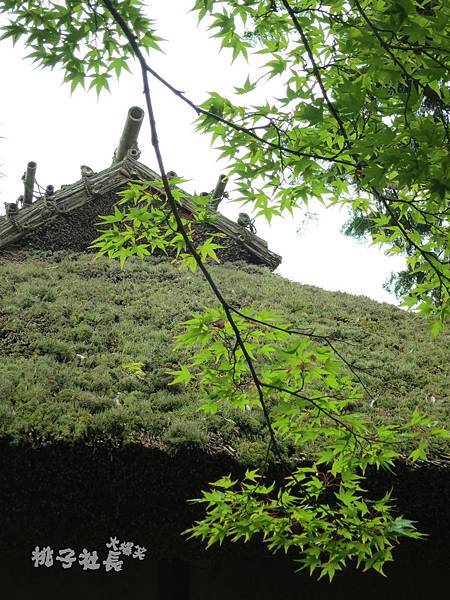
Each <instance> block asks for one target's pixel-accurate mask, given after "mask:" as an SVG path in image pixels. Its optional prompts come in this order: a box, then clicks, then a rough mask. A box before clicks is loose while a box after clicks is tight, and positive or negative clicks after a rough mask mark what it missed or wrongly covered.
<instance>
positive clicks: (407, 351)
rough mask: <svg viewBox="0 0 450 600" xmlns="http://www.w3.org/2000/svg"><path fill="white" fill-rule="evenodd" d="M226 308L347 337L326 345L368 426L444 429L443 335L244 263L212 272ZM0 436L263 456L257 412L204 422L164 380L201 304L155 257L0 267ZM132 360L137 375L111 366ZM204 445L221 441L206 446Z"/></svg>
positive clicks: (203, 295)
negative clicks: (348, 377) (185, 324)
mask: <svg viewBox="0 0 450 600" xmlns="http://www.w3.org/2000/svg"><path fill="white" fill-rule="evenodd" d="M211 271H212V273H213V275H214V277H215V279H216V281H217V282H218V284H219V285H220V287H221V288H222V289H223V290H224V292H225V294H226V296H227V298H229V300H230V302H232V303H233V304H235V305H236V306H240V307H248V308H251V309H252V310H254V311H258V310H261V309H263V308H265V309H268V310H272V311H277V312H279V313H281V314H282V315H284V317H285V318H286V319H287V320H289V321H291V322H292V323H294V324H296V325H297V326H298V327H299V328H303V329H314V330H315V332H316V333H324V334H327V335H330V336H333V337H335V338H337V339H344V338H345V339H346V340H348V342H343V341H342V342H336V346H337V347H338V348H339V350H340V351H341V352H342V353H343V354H344V355H345V356H346V358H347V359H348V360H349V361H350V362H354V364H355V367H356V368H357V369H358V370H359V371H358V372H359V373H360V375H361V377H362V378H363V379H364V381H365V383H366V385H367V386H368V388H369V389H370V391H371V394H372V395H373V396H374V397H375V402H374V403H372V405H370V402H369V401H368V400H363V401H362V402H361V404H360V405H359V406H358V407H357V408H358V410H362V411H365V412H368V413H370V414H371V416H372V417H373V419H374V420H376V421H377V422H392V421H395V422H401V421H403V420H404V419H406V418H407V417H408V416H409V414H410V413H411V411H412V410H413V409H414V408H415V407H416V406H418V407H420V408H421V409H423V410H425V411H427V412H430V413H431V414H432V415H433V417H435V418H436V419H440V420H443V421H444V422H446V423H448V422H449V420H450V419H449V414H448V411H449V408H448V407H449V403H448V400H449V395H448V394H449V392H448V390H449V389H450V385H449V383H450V372H449V371H450V369H449V361H448V347H449V333H448V332H446V333H444V334H442V335H441V336H440V337H439V338H438V339H437V340H432V339H431V336H430V333H429V330H428V326H427V324H426V322H425V321H424V320H423V319H422V318H420V317H418V316H414V315H411V314H406V313H405V312H403V311H401V310H399V309H396V308H394V307H392V306H389V305H387V304H379V303H377V302H374V301H372V300H369V299H368V298H365V297H354V296H351V295H349V294H342V293H331V292H325V291H323V290H320V289H318V288H314V287H311V286H302V285H299V284H295V283H292V282H290V281H288V280H286V279H283V278H281V277H279V276H277V275H273V274H272V273H270V271H269V270H268V269H265V268H262V267H257V266H254V265H249V264H247V263H244V262H240V263H235V264H233V263H227V264H226V265H221V266H217V267H212V268H211ZM0 282H1V283H0V293H1V295H2V302H1V306H0V356H1V361H0V435H1V436H3V437H4V438H5V439H8V440H14V441H15V442H17V443H19V442H20V441H22V442H27V443H29V442H32V443H33V444H34V445H35V446H39V445H48V444H51V443H54V442H55V441H64V442H67V443H71V444H73V443H77V442H79V443H83V444H88V445H89V444H92V445H95V444H98V443H107V442H108V443H109V442H110V443H113V444H114V445H121V444H125V443H126V444H128V443H132V442H137V443H138V442H140V441H142V440H145V439H150V438H151V439H155V438H157V439H158V440H159V443H161V444H162V447H166V448H167V449H173V448H174V447H179V446H180V445H183V444H187V445H189V444H194V445H197V446H200V447H202V448H214V449H216V448H217V447H220V444H222V445H226V446H228V447H230V448H232V449H233V450H234V452H235V454H236V456H237V457H238V459H239V460H240V461H241V462H243V463H247V462H248V463H251V462H252V461H253V462H258V460H260V459H261V457H262V456H263V455H264V453H265V443H264V439H265V429H264V424H263V419H262V417H261V414H260V412H259V411H258V410H254V411H252V413H251V414H247V413H241V412H238V411H232V410H231V409H225V408H224V409H223V410H221V411H220V412H219V413H218V414H217V415H214V416H211V417H208V418H205V417H204V416H203V415H201V414H200V413H199V412H198V405H199V399H198V397H197V396H196V393H195V390H190V389H188V390H186V389H185V388H183V387H179V386H170V385H169V382H170V376H169V375H168V374H167V371H168V370H170V369H173V368H175V367H176V365H177V358H178V357H177V354H175V353H174V351H173V342H174V339H175V336H176V334H177V333H178V331H179V330H180V326H179V323H180V321H183V320H186V319H188V318H190V316H191V315H192V314H193V313H195V312H196V311H199V310H201V309H202V308H203V306H204V305H207V304H211V303H213V302H214V298H213V296H212V295H211V292H210V291H209V289H208V287H207V285H206V283H205V282H204V280H203V279H202V277H201V276H200V275H192V274H190V273H180V272H178V271H177V269H176V268H175V267H174V266H173V265H171V264H170V263H169V262H168V261H166V260H161V259H160V258H154V257H152V258H150V259H148V260H146V261H144V262H140V261H138V260H130V261H129V262H128V263H127V264H126V265H125V267H124V268H123V269H121V268H120V267H119V265H118V264H117V263H115V262H110V261H108V260H106V259H101V260H93V258H92V256H90V255H86V254H77V253H75V252H69V251H61V252H56V253H47V252H33V253H28V254H22V255H20V253H19V254H17V256H15V260H14V261H13V260H11V259H6V258H3V259H0ZM130 362H140V363H143V372H144V376H143V378H137V377H136V376H134V375H132V374H131V373H129V372H128V371H127V370H126V369H125V368H124V365H125V364H127V363H130ZM217 440H221V442H220V444H218V442H217Z"/></svg>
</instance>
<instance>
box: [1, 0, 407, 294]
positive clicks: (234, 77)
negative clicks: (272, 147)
mask: <svg viewBox="0 0 450 600" xmlns="http://www.w3.org/2000/svg"><path fill="white" fill-rule="evenodd" d="M192 4H193V0H177V2H176V3H174V2H170V3H169V2H167V0H152V2H151V3H150V6H149V8H148V9H147V10H148V12H149V14H150V16H151V18H153V19H155V20H156V21H157V23H158V33H159V35H160V36H161V37H163V38H165V39H166V40H167V41H166V42H165V43H164V50H165V54H164V55H163V54H158V53H155V54H154V55H153V56H152V58H151V60H152V65H153V66H154V67H155V68H156V69H157V70H158V71H159V72H160V73H161V74H162V75H164V76H166V77H167V78H168V79H169V80H170V81H171V82H172V83H173V84H174V85H175V86H177V87H178V89H182V90H183V91H185V92H186V94H187V95H188V96H189V97H190V98H191V99H193V100H194V101H198V102H201V101H202V100H204V98H205V94H206V92H208V91H212V90H216V91H218V92H219V93H223V94H224V95H227V96H230V94H231V91H232V89H233V87H234V86H237V85H241V84H242V83H243V81H244V80H245V78H246V76H247V74H248V71H249V66H248V65H247V64H246V63H245V62H244V61H243V60H242V61H239V60H238V61H236V62H235V63H234V64H233V65H231V56H230V53H229V52H228V51H222V52H220V53H219V42H218V41H217V40H215V39H211V38H210V35H211V34H210V33H209V32H208V31H206V28H205V27H204V26H203V27H200V28H199V27H197V23H196V17H195V15H193V14H188V11H189V9H190V8H191V6H192ZM27 53H28V52H27V50H26V49H24V48H23V47H22V46H21V45H20V44H17V45H16V46H15V47H14V48H13V47H12V44H11V42H10V41H9V40H8V41H2V42H0V80H1V81H2V91H1V93H0V135H1V136H3V137H4V138H5V139H3V140H0V163H1V167H0V171H2V172H3V173H4V174H5V176H4V177H3V178H1V179H0V211H1V213H2V214H3V213H4V211H3V206H2V205H3V203H4V202H14V201H16V199H17V197H18V196H19V195H20V194H21V193H22V183H21V176H22V173H23V172H24V170H25V167H26V163H27V162H28V161H30V160H34V161H36V162H37V165H38V166H37V173H36V179H37V181H38V183H39V184H40V185H41V186H44V187H45V186H46V185H48V184H50V183H51V184H53V185H54V186H55V188H56V189H57V188H59V187H60V186H61V185H62V184H70V183H73V182H74V181H76V180H77V179H79V177H80V165H82V164H86V165H89V166H91V167H92V168H93V169H94V170H95V171H100V170H102V169H104V168H106V167H107V166H109V165H110V163H111V159H112V155H113V152H114V149H115V148H116V146H117V144H118V141H119V138H120V135H121V130H122V127H123V123H124V119H125V116H126V113H127V110H128V108H129V107H130V106H132V105H138V106H142V107H144V104H145V103H144V97H143V94H142V84H141V81H140V77H139V72H138V70H137V69H134V70H133V74H125V75H123V76H122V77H121V79H120V81H119V82H118V83H117V82H114V81H113V80H111V85H110V88H111V94H102V96H101V97H100V99H99V100H97V97H96V94H95V92H93V91H91V92H89V93H86V92H83V91H82V90H80V89H78V90H77V91H76V92H75V93H74V94H73V95H72V96H71V95H70V92H69V87H68V86H67V85H65V84H62V79H63V76H62V72H60V71H58V70H56V69H55V70H54V71H49V70H48V71H47V70H45V71H44V70H41V69H35V67H34V66H33V65H32V64H31V61H29V60H28V59H26V60H24V56H25V55H26V54H27ZM273 92H274V84H271V87H269V85H267V86H264V85H262V86H259V87H258V91H257V94H258V95H259V98H258V100H261V99H262V100H263V101H264V99H265V98H266V97H270V94H272V93H273ZM152 93H153V96H154V103H155V109H156V115H157V120H158V127H159V137H160V143H161V148H162V152H163V155H164V159H165V163H166V167H167V169H168V170H173V171H176V172H177V174H178V175H179V176H182V177H185V178H187V179H189V180H190V181H189V183H187V184H185V186H184V187H185V189H186V190H187V191H189V192H193V191H197V192H201V191H210V190H211V189H212V188H213V187H214V185H215V183H216V180H217V177H218V175H219V174H220V173H221V172H224V171H225V170H226V164H224V163H221V162H219V160H218V153H217V152H216V151H214V150H213V149H211V146H210V142H209V139H208V138H207V137H205V136H202V135H199V134H197V133H195V132H194V128H193V125H192V122H193V119H194V113H193V112H192V110H191V109H189V108H188V107H187V106H185V105H184V104H183V103H181V102H180V101H179V100H178V99H177V98H175V97H174V96H172V95H170V92H167V91H166V90H165V89H163V88H162V87H161V86H160V85H159V84H158V83H155V84H154V85H153V90H152ZM149 142H150V140H149V129H148V125H147V122H146V121H145V123H144V126H143V127H142V130H141V134H140V137H139V146H140V149H141V151H142V155H141V159H140V160H141V162H143V163H145V164H147V165H148V166H149V167H151V168H153V169H155V170H156V163H155V159H154V156H153V152H152V148H151V146H150V143H149ZM220 210H221V211H222V212H223V213H224V214H225V215H227V216H228V217H230V218H233V219H235V218H236V216H237V213H238V212H239V207H238V206H237V205H236V204H232V203H225V202H224V203H222V204H221V207H220ZM245 210H248V209H245ZM312 210H313V211H314V212H318V219H317V221H315V222H311V223H309V225H306V226H303V227H301V232H300V234H299V233H297V230H298V228H299V225H300V224H301V223H302V221H303V220H304V219H303V214H302V212H301V211H298V214H296V216H295V218H290V217H289V216H286V217H284V218H278V219H275V220H274V221H273V222H272V224H271V225H270V226H269V225H268V224H267V223H266V222H265V221H264V219H262V218H261V219H257V221H256V227H257V230H258V235H260V236H261V237H263V238H265V239H266V240H267V241H268V243H269V247H270V249H271V250H273V251H274V252H277V253H278V254H280V255H282V257H283V262H282V264H281V266H280V267H279V268H278V270H277V272H278V273H280V274H281V275H283V276H285V277H288V278H289V279H291V280H293V281H298V282H300V283H307V284H311V285H316V286H319V287H321V288H324V289H327V290H340V291H344V292H349V293H352V294H359V295H366V296H369V297H371V298H374V299H376V300H379V301H384V302H390V303H395V302H396V300H395V298H394V297H393V296H391V295H390V294H388V293H387V292H386V291H384V290H383V288H382V285H383V282H384V281H385V280H386V279H387V277H388V276H389V274H390V272H391V271H396V270H399V269H401V268H402V266H403V264H404V263H403V259H401V258H399V257H389V258H388V257H385V256H384V255H383V252H382V251H381V250H380V249H378V248H377V247H373V246H371V247H368V246H367V245H362V244H360V243H358V242H356V241H354V240H352V239H350V238H347V237H345V236H343V235H342V234H341V233H340V228H341V226H342V224H343V222H344V221H345V220H346V214H345V213H344V212H343V211H339V210H338V209H328V210H325V209H323V208H321V209H316V208H315V207H312Z"/></svg>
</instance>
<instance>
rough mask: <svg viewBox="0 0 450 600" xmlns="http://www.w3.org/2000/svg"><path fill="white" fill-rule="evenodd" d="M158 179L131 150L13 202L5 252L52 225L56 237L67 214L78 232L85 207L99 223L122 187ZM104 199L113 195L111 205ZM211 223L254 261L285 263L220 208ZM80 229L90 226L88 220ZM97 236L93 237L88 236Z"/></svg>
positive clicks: (1, 243)
mask: <svg viewBox="0 0 450 600" xmlns="http://www.w3.org/2000/svg"><path fill="white" fill-rule="evenodd" d="M155 179H159V176H158V174H157V173H155V172H154V171H152V169H150V168H148V167H146V166H145V165H143V164H142V163H140V162H138V161H137V160H135V159H134V158H133V157H132V155H131V153H128V154H127V155H126V156H125V158H124V159H123V160H122V161H121V162H118V163H113V165H111V166H110V167H108V168H106V169H104V170H103V171H100V172H99V173H92V174H91V175H90V176H83V177H82V178H81V179H80V180H78V181H76V182H75V183H73V184H71V185H64V186H62V188H61V189H59V190H57V191H56V192H54V193H53V194H52V195H51V196H46V195H44V196H42V197H41V198H39V199H38V200H36V201H35V202H33V203H31V204H24V205H23V206H22V207H21V208H18V207H16V205H14V204H8V205H7V214H6V216H4V217H0V251H2V249H6V248H8V247H11V246H13V245H15V246H17V244H20V243H23V242H25V243H27V240H29V239H30V238H33V236H35V237H37V238H42V231H43V230H45V229H47V228H48V226H49V225H51V227H52V232H53V234H55V236H56V237H57V234H58V227H59V226H61V227H64V223H65V222H66V221H67V218H70V217H71V216H72V215H73V216H75V219H72V221H71V229H72V230H73V231H74V230H75V229H77V220H78V221H80V215H83V214H85V211H86V209H88V210H89V213H88V214H89V220H90V227H91V228H94V227H95V224H96V222H97V221H98V219H97V218H96V216H95V215H97V216H98V215H99V214H108V212H110V211H111V207H112V205H113V204H114V201H115V193H117V192H118V191H119V190H121V189H123V188H124V187H125V186H126V184H127V182H128V181H130V180H146V181H152V180H155ZM183 196H184V199H183V200H182V205H183V207H184V208H185V209H186V210H187V211H188V212H189V213H191V214H195V213H196V207H195V204H194V202H193V201H192V200H191V197H190V196H189V194H187V193H186V192H184V193H183ZM105 198H107V199H108V202H107V203H106V205H105V202H104V200H105ZM211 227H212V228H213V229H216V230H217V231H219V232H221V233H223V234H225V236H226V239H227V240H228V242H231V243H234V245H235V246H236V247H237V248H242V249H243V250H244V251H246V253H247V254H248V255H249V257H250V261H251V262H256V263H259V264H263V265H267V266H269V267H270V268H271V269H272V270H273V269H276V267H277V266H278V265H279V264H280V262H281V257H280V256H278V255H277V254H275V253H274V252H271V251H270V250H269V249H268V247H267V243H266V242H265V241H264V240H262V239H261V238H260V237H258V236H257V235H255V234H254V233H252V232H251V231H249V230H248V229H245V228H243V227H241V226H240V225H238V224H237V223H235V222H234V221H232V220H230V219H228V218H227V217H225V216H224V215H222V214H221V213H220V212H218V211H214V223H213V224H211ZM81 229H85V224H84V223H83V224H82V225H81ZM66 233H67V232H65V234H66ZM73 235H74V234H73V232H72V236H73ZM97 235H98V234H97ZM66 237H67V235H66ZM94 237H96V236H95V235H94ZM92 239H93V237H92V236H91V240H89V241H92ZM37 247H39V245H38V246H37Z"/></svg>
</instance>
